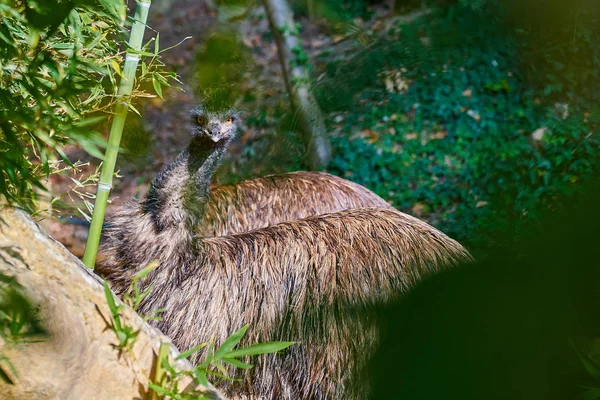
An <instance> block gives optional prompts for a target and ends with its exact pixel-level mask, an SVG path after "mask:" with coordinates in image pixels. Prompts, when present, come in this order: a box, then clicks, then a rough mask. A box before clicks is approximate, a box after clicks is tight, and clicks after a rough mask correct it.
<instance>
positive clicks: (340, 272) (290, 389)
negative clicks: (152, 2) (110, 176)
mask: <svg viewBox="0 0 600 400" xmlns="http://www.w3.org/2000/svg"><path fill="white" fill-rule="evenodd" d="M236 120H237V116H236V115H235V114H234V113H230V112H225V113H207V112H206V111H205V110H203V109H196V110H195V111H194V121H195V122H196V126H195V128H194V129H193V130H192V133H193V136H192V139H191V141H190V143H189V145H188V147H187V148H186V149H185V150H184V151H183V152H182V153H181V154H180V155H179V156H178V157H177V158H176V160H175V161H174V162H173V163H171V164H170V165H168V166H167V167H165V169H164V170H163V171H161V172H160V173H159V174H158V175H157V177H156V178H155V179H154V181H153V182H152V185H151V187H150V189H149V191H148V193H147V195H146V197H145V198H144V199H143V200H142V201H141V202H138V201H133V202H131V203H129V204H127V205H125V206H124V207H123V209H122V210H121V211H120V212H119V213H118V214H117V215H116V216H115V217H114V218H113V219H112V223H111V225H110V228H109V231H108V234H107V245H106V247H105V249H104V251H105V253H106V262H105V264H104V265H102V266H101V267H100V268H99V270H98V271H99V273H100V274H101V275H104V276H106V278H107V279H108V280H109V281H110V282H111V285H112V288H113V289H114V290H115V292H117V294H122V293H124V291H125V290H126V289H127V288H128V286H129V283H130V279H131V277H132V276H133V275H134V274H135V273H137V272H138V271H140V270H141V269H142V268H144V267H145V266H146V265H148V264H149V263H150V262H152V261H154V260H158V262H159V267H158V268H157V269H156V270H154V271H152V272H151V273H150V275H149V276H148V277H147V279H146V280H145V281H143V283H142V284H143V289H145V288H147V287H148V286H149V285H152V287H153V289H152V294H151V295H150V296H148V297H147V298H146V299H145V301H144V302H143V304H142V305H141V307H140V311H141V312H149V311H151V310H153V309H156V308H164V309H165V312H164V314H163V319H162V320H161V321H159V322H157V323H156V325H157V326H158V327H159V328H160V329H161V330H162V331H163V332H164V333H165V334H167V335H168V336H170V337H171V338H172V339H173V341H174V343H175V344H176V345H177V346H179V347H180V348H182V349H187V348H190V347H192V346H194V345H196V344H198V343H199V342H202V341H205V340H207V339H208V338H210V337H214V338H215V340H216V341H217V342H222V341H223V340H225V339H226V338H227V337H228V336H229V335H230V334H231V333H233V332H234V331H235V330H236V329H238V328H240V327H241V326H242V325H244V324H246V323H249V324H250V329H249V330H248V334H247V337H246V338H245V339H244V343H245V344H250V343H257V342H264V341H271V340H291V341H297V342H298V344H297V345H295V346H293V347H292V348H291V349H290V350H289V351H287V352H286V354H284V355H272V356H267V357H263V358H261V359H260V360H258V363H257V365H256V366H255V368H254V369H253V370H251V371H249V372H244V373H240V374H239V375H238V377H241V378H243V379H242V380H240V381H238V382H236V383H233V384H230V385H228V386H227V387H226V390H227V391H228V394H230V395H236V396H239V397H242V398H257V399H299V398H302V399H353V398H364V397H365V396H366V391H367V390H368V388H364V387H356V385H354V384H353V382H355V381H356V380H355V379H354V378H355V377H356V376H357V374H360V372H361V367H362V365H363V363H364V361H365V360H366V358H367V357H368V355H369V353H371V352H372V351H373V350H374V346H375V344H376V343H375V339H374V338H375V332H374V327H373V325H372V324H371V323H370V322H372V321H369V320H368V319H359V318H358V316H359V312H360V311H363V310H365V309H366V310H369V309H372V307H374V306H375V305H378V304H380V303H382V302H384V301H386V300H389V299H391V298H395V297H396V296H397V295H398V294H400V293H402V292H404V291H406V290H407V289H408V288H410V287H412V286H414V285H415V284H416V283H417V282H418V281H420V280H421V279H423V278H424V277H426V276H428V275H430V274H432V273H435V272H436V271H438V270H440V269H442V268H445V267H450V266H453V265H455V264H457V263H459V262H461V261H465V260H469V259H470V255H469V253H468V252H467V251H466V250H465V249H464V248H463V247H462V246H461V245H460V244H459V243H457V242H456V241H454V240H452V239H450V238H448V237H447V236H446V235H444V234H443V233H441V232H439V231H438V230H436V229H434V228H433V227H431V226H429V225H428V224H426V223H424V222H422V221H419V220H418V219H416V218H413V217H410V216H408V215H406V214H403V213H400V212H398V211H395V210H393V209H390V208H385V209H384V208H357V209H352V210H346V211H338V212H334V213H330V214H323V215H317V216H312V217H308V218H304V219H298V220H292V221H288V222H282V223H279V224H276V225H272V226H268V227H265V228H260V229H256V230H252V231H249V232H245V233H240V234H235V235H226V236H217V237H206V236H200V235H197V234H195V233H194V229H196V227H197V226H198V224H201V223H202V219H203V216H204V213H205V210H206V207H207V202H208V201H209V198H210V195H209V185H210V180H211V177H212V174H213V172H214V171H215V169H216V167H217V166H218V164H219V161H220V160H221V158H222V157H223V155H224V154H225V152H226V150H227V147H228V145H229V143H230V142H231V140H232V139H233V137H234V136H235V123H236ZM198 357H199V355H197V356H196V358H194V359H193V360H192V361H194V362H196V361H198Z"/></svg>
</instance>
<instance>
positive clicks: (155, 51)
mask: <svg viewBox="0 0 600 400" xmlns="http://www.w3.org/2000/svg"><path fill="white" fill-rule="evenodd" d="M159 39H160V32H157V33H156V40H155V41H154V55H155V56H157V55H158V53H159V50H160V48H159V44H158V41H159Z"/></svg>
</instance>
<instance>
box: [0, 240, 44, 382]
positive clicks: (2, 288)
mask: <svg viewBox="0 0 600 400" xmlns="http://www.w3.org/2000/svg"><path fill="white" fill-rule="evenodd" d="M3 250H4V251H6V252H9V253H11V255H13V256H15V257H17V258H20V256H19V255H18V253H16V252H15V250H14V249H10V248H4V249H3ZM45 334H46V330H45V329H44V327H43V326H42V321H41V319H40V317H39V310H38V306H37V305H35V304H33V303H32V301H31V300H30V299H29V298H28V297H27V296H26V295H25V293H24V291H23V287H22V286H21V285H20V284H19V283H18V282H17V280H16V279H15V278H14V277H10V276H6V275H3V274H0V338H1V339H2V340H3V341H5V342H6V343H9V344H17V343H26V342H32V341H36V340H40V339H42V338H43V336H44V335H45ZM6 369H8V370H9V371H10V375H12V376H14V377H18V376H19V375H18V371H17V370H16V368H15V366H14V365H13V364H12V362H11V361H10V359H9V358H8V357H7V356H6V355H4V354H2V352H0V379H2V380H4V381H5V382H7V383H13V382H12V380H11V378H10V375H9V374H8V373H7V372H6V371H5V370H6Z"/></svg>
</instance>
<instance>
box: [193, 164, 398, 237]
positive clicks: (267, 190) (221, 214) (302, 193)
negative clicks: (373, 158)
mask: <svg viewBox="0 0 600 400" xmlns="http://www.w3.org/2000/svg"><path fill="white" fill-rule="evenodd" d="M361 207H378V208H391V206H390V205H389V204H388V203H387V202H386V201H385V200H383V199H382V198H381V197H379V196H377V195H376V194H375V193H373V192H371V191H370V190H369V189H367V188H365V187H363V186H361V185H358V184H356V183H354V182H351V181H348V180H346V179H342V178H340V177H337V176H334V175H331V174H328V173H325V172H303V171H302V172H290V173H287V174H279V175H268V176H264V177H259V178H254V179H248V180H244V181H241V182H236V183H232V184H228V185H217V186H213V187H211V190H210V193H209V197H208V202H207V203H206V208H205V211H204V216H203V219H202V221H201V222H200V223H199V224H198V227H197V229H196V233H197V234H198V235H200V236H204V237H208V236H225V235H232V234H237V233H243V232H248V231H251V230H254V229H259V228H265V227H267V226H269V225H275V224H278V223H280V222H287V221H294V220H297V219H301V218H306V217H311V216H314V215H321V214H327V213H332V212H336V211H342V210H348V209H352V208H361Z"/></svg>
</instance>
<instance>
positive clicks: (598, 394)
mask: <svg viewBox="0 0 600 400" xmlns="http://www.w3.org/2000/svg"><path fill="white" fill-rule="evenodd" d="M578 399H579V400H598V399H600V389H589V390H586V391H585V392H583V393H582V394H581V395H579V396H578Z"/></svg>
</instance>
